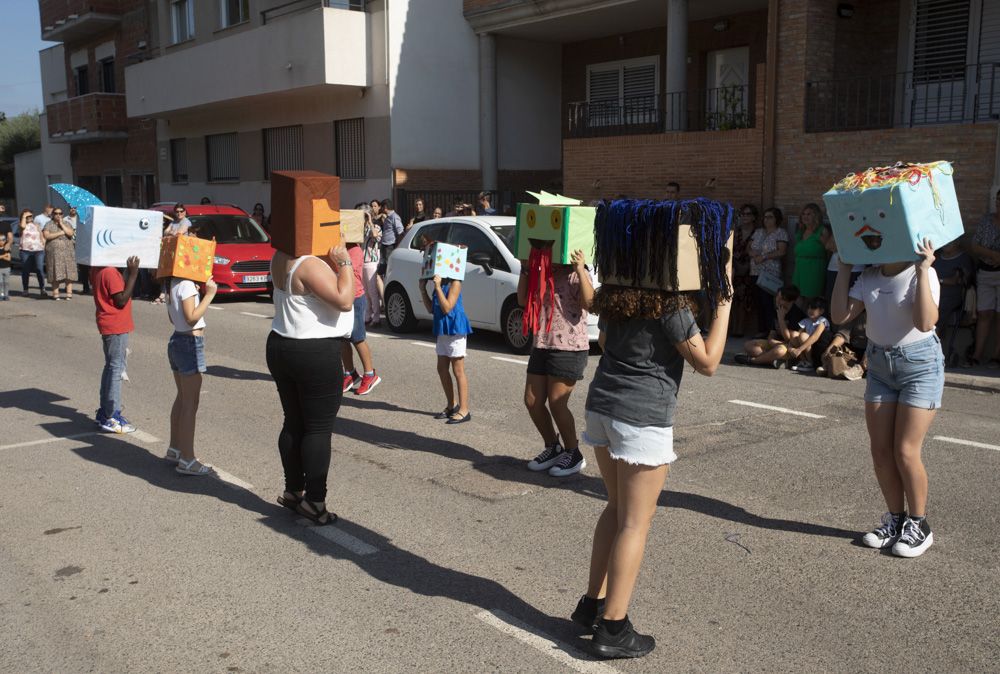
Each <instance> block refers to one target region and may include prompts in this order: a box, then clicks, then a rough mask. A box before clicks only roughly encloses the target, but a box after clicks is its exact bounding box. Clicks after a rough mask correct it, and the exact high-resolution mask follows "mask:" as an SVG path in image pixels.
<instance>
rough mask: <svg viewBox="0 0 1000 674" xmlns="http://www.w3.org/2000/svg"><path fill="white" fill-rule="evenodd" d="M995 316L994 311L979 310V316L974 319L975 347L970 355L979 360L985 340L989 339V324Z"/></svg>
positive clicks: (981, 357) (980, 360)
mask: <svg viewBox="0 0 1000 674" xmlns="http://www.w3.org/2000/svg"><path fill="white" fill-rule="evenodd" d="M995 316H996V312H995V311H980V312H979V317H978V319H977V320H976V349H975V351H973V353H972V357H973V358H975V359H976V360H978V361H979V362H982V360H983V352H984V351H986V340H987V339H989V336H990V326H991V325H992V323H993V319H994V317H995ZM998 339H1000V338H998ZM998 343H1000V342H998Z"/></svg>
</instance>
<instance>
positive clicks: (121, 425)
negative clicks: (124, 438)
mask: <svg viewBox="0 0 1000 674" xmlns="http://www.w3.org/2000/svg"><path fill="white" fill-rule="evenodd" d="M111 420H112V421H114V422H116V423H117V424H118V430H117V431H116V432H117V433H135V426H133V425H132V424H130V423H129V422H128V419H126V418H125V417H123V416H122V412H121V410H118V411H117V412H115V413H114V414H113V415H111Z"/></svg>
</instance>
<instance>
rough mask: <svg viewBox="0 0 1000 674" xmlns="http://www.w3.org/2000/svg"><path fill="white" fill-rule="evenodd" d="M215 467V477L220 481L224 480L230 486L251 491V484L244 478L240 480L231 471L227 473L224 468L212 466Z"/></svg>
mask: <svg viewBox="0 0 1000 674" xmlns="http://www.w3.org/2000/svg"><path fill="white" fill-rule="evenodd" d="M212 468H214V469H215V477H217V478H218V479H219V480H220V481H221V482H225V483H226V484H227V485H229V486H231V487H238V488H239V489H246V490H247V491H253V485H252V484H250V483H249V482H246V481H245V480H241V479H240V478H238V477H236V476H235V475H233V474H232V473H227V472H226V471H224V470H220V469H219V468H218V467H217V466H212Z"/></svg>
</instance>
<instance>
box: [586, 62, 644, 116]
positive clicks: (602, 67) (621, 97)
mask: <svg viewBox="0 0 1000 674" xmlns="http://www.w3.org/2000/svg"><path fill="white" fill-rule="evenodd" d="M649 65H651V66H653V80H654V93H653V95H654V96H655V97H656V99H657V101H659V96H660V56H659V54H654V55H652V56H640V57H638V58H632V59H621V60H619V61H604V62H603V63H591V64H589V65H588V66H587V75H586V78H587V105H588V109H589V110H590V111H591V112H590V114H589V117H590V119H589V120H588V122H587V123H588V125H589V126H618V125H621V124H629V123H631V122H630V120H628V119H626V117H627V115H625V114H622V115H621V116H620V117H618V116H610V115H606V114H603V113H597V114H595V113H594V111H593V109H592V108H590V106H591V105H592V103H593V101H592V100H591V98H590V74H591V73H592V72H595V71H596V72H612V71H617V73H618V109H619V110H621V109H622V107H623V106H624V102H625V69H626V68H628V67H630V66H631V67H635V66H649ZM657 104H658V103H657Z"/></svg>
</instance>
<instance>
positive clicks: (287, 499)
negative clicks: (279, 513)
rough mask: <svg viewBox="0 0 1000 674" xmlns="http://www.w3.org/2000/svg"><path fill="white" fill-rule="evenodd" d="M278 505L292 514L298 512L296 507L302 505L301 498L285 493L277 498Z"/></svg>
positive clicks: (292, 493)
mask: <svg viewBox="0 0 1000 674" xmlns="http://www.w3.org/2000/svg"><path fill="white" fill-rule="evenodd" d="M278 503H279V504H280V505H282V506H284V507H286V508H288V509H289V510H291V511H292V512H298V506H299V504H300V503H302V497H301V496H299V495H297V494H295V493H294V492H290V491H286V492H285V493H284V494H282V495H281V496H279V497H278Z"/></svg>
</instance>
